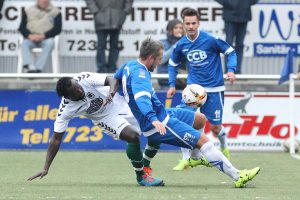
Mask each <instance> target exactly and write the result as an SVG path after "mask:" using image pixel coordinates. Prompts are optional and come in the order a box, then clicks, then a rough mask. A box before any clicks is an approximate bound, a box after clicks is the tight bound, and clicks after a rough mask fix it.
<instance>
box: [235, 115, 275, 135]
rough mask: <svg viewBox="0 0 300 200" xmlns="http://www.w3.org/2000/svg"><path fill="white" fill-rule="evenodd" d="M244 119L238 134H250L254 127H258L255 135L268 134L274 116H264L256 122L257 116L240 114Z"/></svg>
mask: <svg viewBox="0 0 300 200" xmlns="http://www.w3.org/2000/svg"><path fill="white" fill-rule="evenodd" d="M240 117H241V118H242V119H244V120H245V121H244V124H243V126H242V128H241V130H240V135H250V134H251V132H252V129H253V128H254V127H258V131H257V135H268V133H269V131H270V129H271V127H272V124H273V122H274V119H275V116H264V118H263V120H262V122H260V123H259V122H256V120H257V118H258V116H251V115H249V116H245V115H244V116H240Z"/></svg>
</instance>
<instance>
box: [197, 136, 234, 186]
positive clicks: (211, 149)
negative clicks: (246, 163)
mask: <svg viewBox="0 0 300 200" xmlns="http://www.w3.org/2000/svg"><path fill="white" fill-rule="evenodd" d="M200 151H201V153H202V154H203V155H204V157H205V158H206V159H207V161H208V162H209V163H210V164H211V165H213V166H214V167H216V168H218V169H219V170H220V171H222V172H223V173H225V174H227V175H228V176H230V177H231V178H232V179H233V180H235V181H236V180H238V179H239V171H238V170H237V169H236V168H235V167H234V166H233V165H232V164H231V163H230V161H229V160H228V159H227V158H226V157H225V156H224V155H223V154H222V153H221V152H220V151H219V150H218V149H217V148H216V147H215V146H214V144H213V143H212V142H210V141H209V142H206V143H205V144H204V145H203V146H202V147H201V149H200Z"/></svg>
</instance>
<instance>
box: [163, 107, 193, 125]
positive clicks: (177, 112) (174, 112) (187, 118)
mask: <svg viewBox="0 0 300 200" xmlns="http://www.w3.org/2000/svg"><path fill="white" fill-rule="evenodd" d="M166 111H167V113H168V115H169V116H170V117H175V118H177V119H178V120H180V121H182V122H184V123H186V124H188V125H190V126H191V127H193V124H194V121H195V113H194V111H191V110H187V109H181V108H167V109H166Z"/></svg>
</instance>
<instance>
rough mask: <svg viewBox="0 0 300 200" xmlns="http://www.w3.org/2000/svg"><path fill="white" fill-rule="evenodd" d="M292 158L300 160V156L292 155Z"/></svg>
mask: <svg viewBox="0 0 300 200" xmlns="http://www.w3.org/2000/svg"><path fill="white" fill-rule="evenodd" d="M291 156H292V157H293V158H296V159H298V160H300V155H295V154H292V155H291Z"/></svg>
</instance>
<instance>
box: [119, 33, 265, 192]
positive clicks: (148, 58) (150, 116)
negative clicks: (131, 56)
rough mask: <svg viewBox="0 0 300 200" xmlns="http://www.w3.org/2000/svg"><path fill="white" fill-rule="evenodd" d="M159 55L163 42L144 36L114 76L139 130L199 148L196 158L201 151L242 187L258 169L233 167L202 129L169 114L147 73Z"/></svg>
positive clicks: (160, 140)
mask: <svg viewBox="0 0 300 200" xmlns="http://www.w3.org/2000/svg"><path fill="white" fill-rule="evenodd" d="M162 55H163V46H162V44H161V43H160V42H159V41H156V40H152V39H150V38H147V39H146V40H144V41H143V42H142V45H141V47H140V55H139V59H138V60H132V61H129V62H128V63H126V64H124V65H123V66H122V67H121V68H120V69H119V70H118V71H117V72H116V74H115V75H114V77H115V78H117V79H118V80H119V81H120V83H121V86H120V89H121V90H122V93H123V95H124V98H125V99H126V101H127V102H128V104H129V107H130V109H131V111H132V113H133V115H134V116H135V118H136V119H137V121H138V122H139V125H140V129H141V131H142V133H143V134H144V135H145V136H146V137H147V138H148V141H151V142H155V143H165V144H170V145H174V146H179V147H185V148H189V149H193V151H195V153H196V151H197V150H198V152H199V154H198V155H200V156H198V157H197V158H195V159H201V157H202V154H203V155H204V157H205V158H206V159H207V161H208V162H209V163H210V164H211V165H212V166H214V167H216V168H217V169H219V170H220V171H221V172H223V173H224V174H226V175H228V176H229V177H230V178H231V179H233V181H234V182H235V186H236V187H244V186H245V184H246V183H247V182H248V181H250V180H252V179H253V178H254V177H255V176H256V175H257V174H258V172H259V170H260V168H259V167H256V168H254V169H251V170H238V169H236V168H235V167H234V166H233V165H232V164H231V163H230V161H229V160H228V159H227V158H226V157H225V156H224V155H223V154H222V153H221V152H220V151H219V150H218V149H217V148H216V147H215V146H214V144H213V143H212V142H211V141H209V139H208V138H207V136H206V135H205V134H204V133H203V132H201V131H198V130H196V129H194V128H193V127H192V126H190V125H188V124H186V123H184V122H183V121H180V120H178V118H176V117H175V116H171V115H169V113H168V112H167V110H166V109H165V108H164V105H163V104H162V103H161V102H160V101H159V99H158V98H157V95H156V93H155V91H154V89H153V86H152V82H151V73H150V72H153V70H154V69H155V68H156V67H157V65H159V64H160V63H161V60H162ZM181 110H185V111H187V112H188V110H186V109H181ZM195 157H196V155H195Z"/></svg>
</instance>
